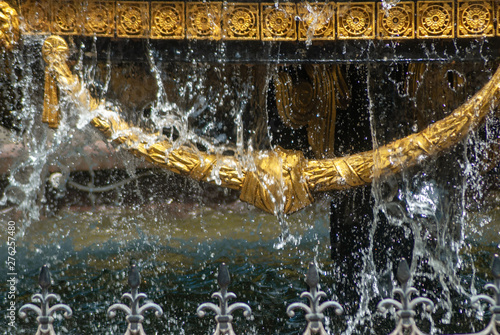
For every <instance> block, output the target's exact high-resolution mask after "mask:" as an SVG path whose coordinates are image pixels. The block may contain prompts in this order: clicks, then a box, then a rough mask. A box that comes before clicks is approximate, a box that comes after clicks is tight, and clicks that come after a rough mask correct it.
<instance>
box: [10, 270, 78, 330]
mask: <svg viewBox="0 0 500 335" xmlns="http://www.w3.org/2000/svg"><path fill="white" fill-rule="evenodd" d="M38 285H40V287H41V288H42V293H37V294H35V295H33V297H32V298H31V301H33V302H36V300H38V301H39V302H40V307H38V306H36V305H34V304H25V305H23V306H22V307H21V308H20V309H19V317H20V318H21V319H25V318H26V317H27V316H28V315H27V312H28V311H32V312H35V313H36V314H37V315H38V316H37V318H36V321H37V322H38V330H37V332H36V334H37V335H42V334H43V335H56V332H55V330H54V325H53V323H54V315H55V312H56V311H64V314H63V315H64V317H65V318H66V319H69V318H70V317H71V316H72V314H73V311H72V310H71V308H70V307H69V306H68V305H65V304H56V305H53V306H50V301H51V300H55V301H60V299H61V298H60V297H59V296H58V295H56V294H53V293H49V288H50V286H51V285H52V282H51V279H50V272H49V269H48V268H47V266H46V265H44V266H43V267H42V269H41V270H40V276H39V277H38Z"/></svg>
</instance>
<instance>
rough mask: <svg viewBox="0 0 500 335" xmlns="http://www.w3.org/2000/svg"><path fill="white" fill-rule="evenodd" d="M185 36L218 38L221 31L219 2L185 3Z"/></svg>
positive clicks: (220, 7) (220, 35) (220, 4)
mask: <svg viewBox="0 0 500 335" xmlns="http://www.w3.org/2000/svg"><path fill="white" fill-rule="evenodd" d="M186 5H187V8H186V19H187V32H186V36H187V38H193V39H211V40H220V39H221V38H222V33H221V15H222V3H221V2H210V3H204V2H193V3H187V4H186Z"/></svg>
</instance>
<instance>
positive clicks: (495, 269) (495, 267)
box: [491, 255, 500, 279]
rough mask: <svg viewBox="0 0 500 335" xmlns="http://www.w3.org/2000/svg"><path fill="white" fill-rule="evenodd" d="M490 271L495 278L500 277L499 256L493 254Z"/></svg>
mask: <svg viewBox="0 0 500 335" xmlns="http://www.w3.org/2000/svg"><path fill="white" fill-rule="evenodd" d="M491 272H492V273H493V276H494V277H495V278H496V279H500V257H498V255H495V256H493V263H492V264H491Z"/></svg>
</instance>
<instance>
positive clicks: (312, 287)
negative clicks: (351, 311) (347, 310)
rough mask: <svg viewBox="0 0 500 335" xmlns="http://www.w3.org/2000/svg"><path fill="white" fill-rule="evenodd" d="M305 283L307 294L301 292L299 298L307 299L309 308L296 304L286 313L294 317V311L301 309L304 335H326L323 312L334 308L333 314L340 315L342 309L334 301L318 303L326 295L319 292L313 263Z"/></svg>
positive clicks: (310, 265)
mask: <svg viewBox="0 0 500 335" xmlns="http://www.w3.org/2000/svg"><path fill="white" fill-rule="evenodd" d="M305 281H306V283H307V285H308V286H309V292H307V291H304V292H302V294H301V295H300V297H301V298H307V300H309V306H308V305H306V304H304V303H302V302H296V303H293V304H291V305H290V306H288V308H287V309H286V312H287V314H288V316H290V317H293V316H294V315H295V312H294V310H295V309H302V310H304V311H305V312H306V320H307V327H306V330H305V331H304V335H311V334H320V335H326V334H327V333H326V330H325V327H324V325H323V322H324V321H325V315H324V314H323V311H324V310H325V309H327V308H330V307H333V308H335V313H336V314H337V315H340V314H342V313H343V312H344V309H343V308H342V306H341V305H340V304H339V303H338V302H336V301H324V302H323V303H320V301H321V298H326V293H325V292H323V291H321V290H319V275H318V269H317V268H316V265H314V263H310V264H309V270H308V271H307V275H306V280H305Z"/></svg>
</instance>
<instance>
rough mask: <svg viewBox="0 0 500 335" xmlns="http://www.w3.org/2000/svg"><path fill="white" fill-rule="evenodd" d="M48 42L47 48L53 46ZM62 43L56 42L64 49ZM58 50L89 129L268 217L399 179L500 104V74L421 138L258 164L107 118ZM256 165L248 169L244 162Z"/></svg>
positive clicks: (275, 156) (59, 72)
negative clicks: (386, 178) (329, 194)
mask: <svg viewBox="0 0 500 335" xmlns="http://www.w3.org/2000/svg"><path fill="white" fill-rule="evenodd" d="M53 39H60V38H59V37H50V38H49V39H47V41H46V43H47V44H50V45H52V44H53V43H54V40H53ZM63 41H64V40H63V39H60V40H58V43H62V42H63ZM54 50H56V51H57V50H61V48H60V47H59V48H56V49H54V48H49V47H45V46H44V48H43V53H44V55H43V56H44V59H45V60H46V61H47V68H48V71H49V73H50V76H52V77H53V79H54V80H55V82H57V84H58V87H59V89H60V90H61V92H64V94H68V95H69V96H70V98H71V100H72V101H76V102H77V103H79V104H81V107H83V108H84V109H87V110H88V111H89V112H90V113H94V115H95V117H94V119H93V120H92V124H93V125H94V126H96V127H97V128H98V129H99V130H101V131H102V132H103V133H104V134H105V135H106V136H107V137H108V138H110V139H111V140H113V141H114V142H115V143H118V144H122V145H123V146H124V147H125V148H127V149H128V150H129V151H130V152H132V153H133V154H134V155H136V156H139V157H144V158H145V159H146V160H148V161H150V162H152V163H154V164H156V165H158V166H161V167H163V168H166V169H168V170H170V171H173V172H175V173H178V174H182V175H186V176H189V177H191V178H194V179H196V180H200V181H206V182H210V183H214V184H217V185H220V186H223V187H228V188H231V189H235V190H240V191H241V196H240V198H241V200H243V201H246V202H249V203H251V204H252V205H255V206H256V207H258V208H261V209H263V210H265V211H267V212H270V213H274V214H277V213H278V212H284V213H292V212H294V211H297V210H300V209H302V208H304V207H306V206H308V205H309V204H311V203H312V202H313V201H314V200H313V197H312V195H311V192H318V191H331V190H342V189H347V188H351V187H355V186H361V185H364V184H368V183H371V182H372V181H373V179H374V178H376V177H377V176H382V175H387V174H393V173H398V172H400V171H401V170H402V169H404V168H407V167H410V166H413V165H416V164H418V163H419V162H421V161H422V160H424V159H426V158H428V157H431V156H434V155H436V154H438V153H440V152H442V151H444V150H446V149H448V148H450V147H452V146H453V145H455V144H456V143H458V142H459V141H461V140H462V139H463V138H464V137H465V136H466V135H467V133H468V132H469V131H470V130H471V129H474V128H475V127H477V126H478V125H479V124H480V122H481V121H482V120H483V119H484V117H485V116H486V115H487V114H488V113H489V112H490V111H491V110H492V109H494V108H496V107H497V106H498V103H499V101H500V68H499V69H497V71H496V72H495V74H494V75H493V76H492V78H491V79H490V81H489V82H488V83H487V84H486V85H484V87H483V88H482V89H481V90H479V91H478V92H477V93H476V94H475V95H474V96H473V97H472V98H470V99H469V100H468V101H466V102H465V103H464V104H463V105H461V106H460V107H458V108H457V109H455V110H454V111H453V112H452V113H451V114H450V115H449V116H447V117H445V118H444V119H442V120H440V121H437V122H435V123H433V124H431V125H430V126H428V127H427V128H425V129H424V130H422V131H421V132H419V133H415V134H412V135H409V136H407V137H405V138H402V139H399V140H396V141H394V142H391V143H389V144H387V145H384V146H381V147H379V148H378V149H375V150H371V151H366V152H362V153H358V154H354V155H350V156H346V157H337V158H325V159H313V160H306V159H305V158H304V157H303V155H302V153H301V152H299V151H289V150H284V149H281V148H277V149H276V150H274V151H266V152H255V153H251V155H253V156H254V158H255V159H244V160H243V159H239V158H238V157H236V156H216V155H212V154H207V153H205V152H201V151H199V150H197V149H196V148H195V147H194V146H188V145H183V146H179V147H174V145H173V143H172V142H171V141H170V140H169V139H168V138H167V137H165V136H163V135H160V134H158V133H155V134H152V133H147V132H145V131H144V130H142V129H140V128H136V127H132V126H131V125H130V124H129V123H127V122H126V121H124V120H123V119H121V118H120V117H119V116H118V114H117V113H110V110H109V109H106V107H105V106H103V105H102V104H98V103H97V102H96V101H95V100H93V99H92V98H90V94H89V92H88V90H87V89H86V88H85V87H84V85H82V84H81V83H80V82H79V79H78V77H76V76H74V75H72V74H71V72H70V71H69V67H68V65H67V64H66V62H65V61H63V57H66V56H67V53H65V52H61V53H57V52H56V53H57V56H52V55H51V54H50V53H51V52H54ZM247 161H248V162H251V163H246V162H247Z"/></svg>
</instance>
